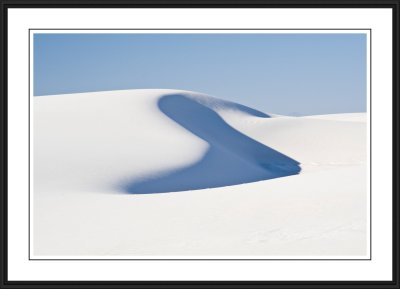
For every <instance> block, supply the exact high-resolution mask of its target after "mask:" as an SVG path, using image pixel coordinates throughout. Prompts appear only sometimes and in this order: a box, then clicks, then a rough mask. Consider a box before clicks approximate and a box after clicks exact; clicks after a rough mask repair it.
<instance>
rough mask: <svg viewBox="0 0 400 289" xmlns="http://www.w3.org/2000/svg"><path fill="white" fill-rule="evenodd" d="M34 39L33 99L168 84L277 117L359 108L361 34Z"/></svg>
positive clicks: (362, 105)
mask: <svg viewBox="0 0 400 289" xmlns="http://www.w3.org/2000/svg"><path fill="white" fill-rule="evenodd" d="M33 44H34V51H33V80H34V81H33V82H34V83H33V85H34V95H35V96H41V95H53V94H54V95H55V94H66V93H77V92H89V91H102V90H119V89H142V88H170V89H183V90H191V91H198V92H202V93H206V94H209V95H212V96H215V97H219V98H222V99H227V100H231V101H234V102H238V103H241V104H244V105H247V106H250V107H252V108H254V109H258V110H261V111H263V112H266V113H277V114H283V115H312V114H328V113H346V112H365V111H366V98H367V96H366V93H367V67H366V64H367V59H366V57H367V47H366V45H367V37H366V34H362V33H356V34H355V33H351V34H347V33H346V34H344V33H343V34H337V33H334V34H331V33H329V34H328V33H325V34H324V33H321V34H319V33H318V34H311V33H308V34H307V33H305V34H304V33H296V34H284V33H282V34H281V33H279V34H268V33H256V34H248V33H234V34H224V33H218V34H209V33H201V34H197V33H196V34H194V33H190V32H188V33H184V34H176V33H175V34H174V33H167V34H153V33H146V34H135V33H127V34H45V33H36V34H35V35H34V43H33Z"/></svg>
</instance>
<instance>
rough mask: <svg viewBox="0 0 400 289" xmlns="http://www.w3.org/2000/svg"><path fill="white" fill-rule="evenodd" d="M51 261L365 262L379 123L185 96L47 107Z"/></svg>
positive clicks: (38, 231) (96, 95) (83, 98)
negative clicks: (371, 162)
mask: <svg viewBox="0 0 400 289" xmlns="http://www.w3.org/2000/svg"><path fill="white" fill-rule="evenodd" d="M33 126H34V130H33V136H34V143H33V148H34V154H33V166H34V170H33V171H34V175H33V180H34V195H33V202H34V207H33V211H34V218H33V219H34V230H33V232H34V235H33V237H34V238H33V240H34V245H33V253H34V254H35V255H37V256H46V257H49V256H50V257H51V256H66V257H71V256H75V257H82V258H84V257H85V256H101V257H112V256H123V257H124V256H131V257H132V256H133V257H134V258H135V257H138V256H139V257H140V256H146V257H150V258H151V257H154V258H155V257H157V256H161V257H166V256H179V257H183V258H185V257H188V256H197V257H199V258H208V257H210V256H213V257H215V256H216V257H218V256H224V257H228V258H230V257H235V256H236V257H239V258H242V257H245V256H252V258H253V257H255V258H263V257H264V258H265V257H271V256H283V257H285V256H313V257H318V256H333V257H335V256H336V257H340V256H361V257H363V256H364V257H365V256H366V252H367V215H366V209H367V205H366V204H367V196H368V195H367V188H366V182H367V171H366V159H367V157H366V144H367V139H366V116H365V114H363V113H357V114H337V115H325V116H307V117H286V116H277V115H274V114H270V113H264V112H260V111H257V110H256V109H253V108H250V107H246V106H244V105H241V104H237V103H233V102H229V101H225V100H221V99H218V98H215V97H211V96H207V95H204V94H200V93H195V92H188V91H180V90H161V89H159V90H157V89H148V90H146V89H144V90H124V91H108V92H93V93H80V94H69V95H55V96H41V97H35V98H34V121H33Z"/></svg>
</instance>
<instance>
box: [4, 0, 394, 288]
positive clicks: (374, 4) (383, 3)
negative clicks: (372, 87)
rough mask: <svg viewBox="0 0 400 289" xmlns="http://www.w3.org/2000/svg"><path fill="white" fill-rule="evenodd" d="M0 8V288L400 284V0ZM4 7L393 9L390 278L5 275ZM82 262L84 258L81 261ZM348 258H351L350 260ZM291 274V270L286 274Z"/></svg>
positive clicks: (24, 3) (56, 0)
mask: <svg viewBox="0 0 400 289" xmlns="http://www.w3.org/2000/svg"><path fill="white" fill-rule="evenodd" d="M0 3H1V4H0V9H1V12H0V13H1V20H2V21H1V64H2V65H1V68H2V69H1V74H2V75H1V78H0V81H1V82H0V87H1V100H0V101H1V118H0V122H1V125H0V130H1V133H0V136H1V143H0V145H1V159H0V169H1V174H0V184H1V198H0V201H1V214H0V218H1V221H0V226H1V228H0V242H1V249H0V253H1V255H0V267H1V268H0V288H199V289H200V288H400V274H399V272H400V266H399V265H400V264H399V262H400V256H399V252H400V248H399V244H400V238H399V231H400V228H399V225H400V219H399V216H400V214H399V211H400V203H399V163H400V162H399V148H400V143H399V123H400V116H399V108H400V107H399V103H400V102H399V83H400V79H399V77H400V75H399V68H400V62H399V50H400V47H399V38H400V35H399V34H400V33H399V28H400V22H399V21H400V0H348V1H347V0H318V1H316V0H314V1H312V0H297V1H292V0H248V1H246V0H238V1H231V0H227V1H225V0H210V1H200V0H188V1H184V0H171V1H162V0H126V1H123V0H115V1H112V0H103V1H102V0H92V1H90V0H82V1H75V0H51V1H50V0H49V1H46V0H42V1H40V0H32V1H28V0H20V1H19V0H0ZM9 8H29V9H35V8H56V9H57V8H99V9H101V8H165V9H168V8H233V9H234V8H284V9H285V8H299V9H301V8H323V9H332V8H348V9H351V8H390V9H392V12H393V14H392V15H393V23H392V24H393V26H392V27H393V28H392V29H393V34H392V42H393V55H392V57H393V71H392V75H393V87H392V102H393V108H392V111H393V119H392V124H393V131H392V136H393V168H392V175H393V184H392V200H393V204H392V206H393V207H392V210H393V216H392V218H393V228H392V232H393V235H392V236H393V240H392V243H393V248H392V254H393V256H392V261H393V266H392V280H391V281H379V280H375V281H330V280H324V281H279V280H276V281H230V280H226V281H195V280H193V281H179V280H176V281H98V280H93V281H12V280H9V279H8V272H7V269H8V259H7V252H8V236H7V232H8V229H9V228H8V202H7V200H8V194H9V193H10V192H9V191H8V186H7V177H8V175H7V171H8V159H7V156H8V143H7V141H8V115H7V111H8V97H9V96H8V90H7V82H8V75H7V73H8V66H7V59H8V47H7V43H8V37H9V35H8V29H7V27H8V20H7V19H8V18H7V15H8V9H9ZM82 262H84V261H82ZM349 262H351V260H349ZM287 274H290V272H287Z"/></svg>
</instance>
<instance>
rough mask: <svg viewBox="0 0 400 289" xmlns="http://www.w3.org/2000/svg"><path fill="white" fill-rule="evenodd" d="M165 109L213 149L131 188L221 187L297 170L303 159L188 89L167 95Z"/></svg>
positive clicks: (139, 191) (128, 186) (129, 188)
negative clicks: (244, 129) (235, 123)
mask: <svg viewBox="0 0 400 289" xmlns="http://www.w3.org/2000/svg"><path fill="white" fill-rule="evenodd" d="M231 105H232V107H233V109H236V110H240V111H242V112H245V113H247V114H250V115H253V116H257V117H264V118H266V117H269V116H268V115H266V114H264V113H262V112H259V111H257V110H254V109H251V108H249V107H246V106H243V105H238V104H233V103H232V104H231ZM158 106H159V108H160V110H161V111H162V112H163V113H164V114H166V115H167V116H168V117H169V118H171V119H172V120H174V121H175V122H177V123H178V124H180V125H181V126H182V127H184V128H185V129H187V130H188V131H190V132H191V133H193V134H194V135H196V136H198V137H199V138H201V139H203V140H205V141H206V142H208V144H209V149H208V151H207V152H206V153H205V155H204V156H203V158H202V159H201V160H199V161H198V162H196V163H194V164H191V165H189V166H187V167H183V168H180V169H178V170H175V171H170V172H167V173H165V174H164V175H162V176H159V177H157V178H153V179H147V180H142V181H136V182H131V183H128V184H126V185H125V186H124V188H123V189H124V191H125V192H127V193H130V194H152V193H167V192H178V191H188V190H197V189H205V188H215V187H223V186H230V185H237V184H243V183H250V182H256V181H261V180H268V179H273V178H279V177H285V176H290V175H295V174H298V173H299V172H300V166H299V162H297V161H295V160H293V159H291V158H289V157H288V156H286V155H284V154H282V153H280V152H278V151H276V150H274V149H272V148H270V147H268V146H265V145H263V144H261V143H259V142H257V141H255V140H254V139H252V138H250V137H248V136H246V135H244V134H242V133H240V132H239V131H237V130H235V129H234V128H232V127H231V126H229V125H228V124H227V123H226V122H225V121H224V120H223V119H222V118H221V117H220V116H219V115H218V114H217V113H216V112H215V111H214V110H212V109H210V108H208V107H207V106H205V105H203V104H201V103H199V102H197V101H196V100H194V99H190V98H188V97H186V96H184V95H180V94H173V95H166V96H164V97H162V98H161V99H160V100H159V103H158Z"/></svg>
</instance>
